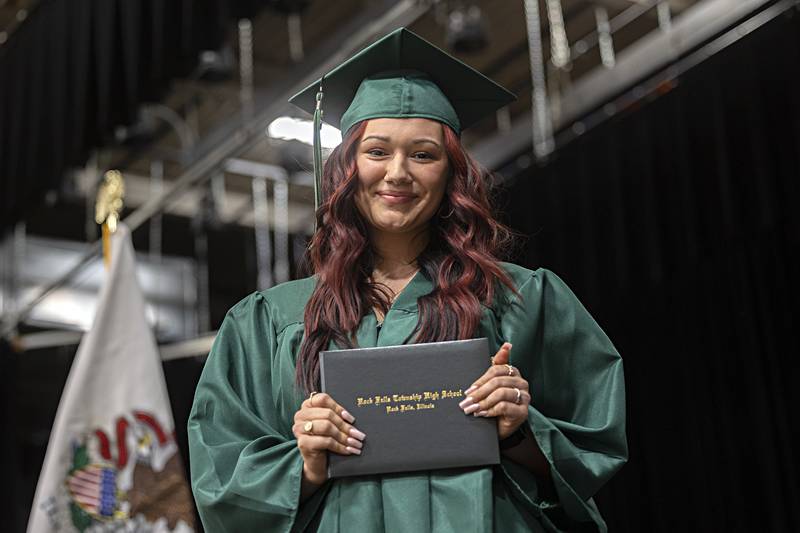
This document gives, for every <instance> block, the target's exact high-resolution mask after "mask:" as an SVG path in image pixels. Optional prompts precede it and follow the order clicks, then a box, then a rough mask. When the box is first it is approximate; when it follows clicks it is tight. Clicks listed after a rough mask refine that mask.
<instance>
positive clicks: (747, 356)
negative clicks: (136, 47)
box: [0, 13, 800, 532]
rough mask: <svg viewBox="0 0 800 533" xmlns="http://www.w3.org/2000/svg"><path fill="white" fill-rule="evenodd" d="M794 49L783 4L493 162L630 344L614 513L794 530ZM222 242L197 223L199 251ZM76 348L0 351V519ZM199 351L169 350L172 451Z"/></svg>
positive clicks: (535, 254) (630, 521)
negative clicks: (533, 146) (178, 353)
mask: <svg viewBox="0 0 800 533" xmlns="http://www.w3.org/2000/svg"><path fill="white" fill-rule="evenodd" d="M798 65H800V17H798V14H797V13H794V16H782V17H780V18H779V19H777V20H775V21H773V22H771V23H769V24H768V25H767V26H765V27H763V28H761V29H760V30H758V31H757V32H755V33H753V34H752V35H750V36H748V37H746V38H745V39H743V40H741V41H739V42H738V43H737V44H735V45H733V46H731V47H729V48H728V49H726V50H725V51H724V52H722V53H720V54H718V55H716V56H714V57H713V58H711V59H710V60H708V61H706V62H704V63H702V64H701V65H700V66H698V67H696V68H694V69H693V70H691V71H689V72H688V73H687V74H686V75H684V76H682V77H681V78H680V79H679V80H678V83H677V85H676V86H675V87H672V88H671V90H669V91H668V92H666V94H659V95H654V96H653V98H652V99H651V100H650V101H645V102H642V103H640V104H639V105H638V106H637V107H636V108H632V109H629V110H627V112H624V113H622V114H620V115H617V116H616V117H615V118H613V119H611V120H609V121H607V122H606V123H604V124H603V125H601V126H599V127H597V128H595V129H592V130H590V131H589V132H587V133H586V134H584V135H583V136H581V137H579V138H578V139H577V140H575V141H573V142H571V143H569V144H568V145H566V146H564V147H562V148H560V149H559V150H558V151H557V153H556V154H555V156H554V157H553V158H552V160H551V161H550V162H549V163H548V164H546V165H544V166H534V167H530V168H528V169H526V170H519V169H517V168H516V167H514V166H509V167H508V168H506V169H504V170H503V173H504V174H505V175H506V177H507V178H508V179H507V180H506V182H505V184H504V187H503V190H501V194H500V205H501V206H502V207H503V216H504V217H505V218H506V220H507V222H509V223H510V224H511V225H512V226H513V227H514V228H515V229H517V230H518V231H519V232H520V233H521V234H523V235H524V236H525V237H524V242H523V243H522V244H521V246H520V247H519V248H518V253H517V257H516V261H517V262H519V263H521V264H523V265H526V266H529V267H538V266H545V267H547V268H550V269H551V270H554V271H555V272H557V273H558V274H559V275H560V276H561V277H563V278H564V279H565V280H566V281H567V283H568V284H569V285H570V286H571V287H572V288H573V289H574V291H575V292H576V293H577V294H578V296H579V297H580V298H581V299H582V301H583V302H584V303H585V304H586V306H587V307H588V309H589V310H590V312H591V313H592V314H593V315H594V316H595V318H596V319H597V321H598V322H599V323H600V324H601V325H602V326H603V328H604V329H605V330H606V332H607V333H608V334H609V336H610V337H611V338H612V340H613V341H614V343H615V344H616V346H617V348H618V349H619V351H620V352H621V353H622V355H623V358H624V361H625V369H626V383H627V391H628V398H627V401H628V439H629V444H630V462H629V464H628V465H627V466H625V467H624V468H623V470H622V471H621V473H620V474H619V475H618V476H616V477H615V478H614V479H613V480H612V481H611V482H610V483H609V485H608V486H607V487H605V488H604V489H603V490H602V491H601V492H600V494H599V495H598V497H597V499H598V502H599V505H600V507H601V510H602V512H603V514H604V516H605V518H606V520H607V522H608V525H609V530H610V531H630V532H639V531H659V532H660V531H664V532H673V531H776V532H783V531H787V532H788V531H798V530H800V510H798V505H797V503H798V502H800V490H798V483H799V480H800V476H798V473H799V472H798V457H797V452H796V450H797V449H798V444H800V443H799V442H798V440H799V439H798V430H797V426H796V425H795V422H796V421H797V420H798V416H797V415H798V412H797V411H798V408H797V406H798V405H799V404H800V398H798V392H797V386H796V383H797V381H798V377H800V376H799V375H798V374H800V372H798V365H797V363H796V359H797V357H798V355H800V350H799V349H798V348H799V347H798V326H800V319H799V318H798V317H799V316H800V314H798V309H797V308H798V305H799V304H798V301H799V300H798V297H800V283H798V280H797V278H796V274H797V273H798V272H800V212H799V210H798V208H799V207H800V181H799V180H798V178H800V97H798V87H799V86H800V75H798ZM186 231H187V235H188V232H189V229H188V228H187V230H186ZM136 238H140V237H138V236H137V237H136ZM241 238H242V246H245V243H247V242H252V237H251V236H242V237H241ZM176 242H183V241H182V240H181V239H180V236H176ZM237 242H238V241H233V242H231V241H225V240H223V239H219V240H217V241H215V240H214V238H213V237H212V238H211V240H210V248H211V249H210V257H212V258H213V257H215V256H216V257H222V256H224V255H223V254H224V247H226V246H227V247H231V246H233V247H236V246H238V244H237ZM215 248H216V249H215ZM247 263H248V264H247V265H245V267H244V268H248V269H249V268H252V263H251V262H250V261H248V262H247ZM212 268H218V269H219V270H218V274H217V275H216V276H213V277H212V279H224V278H226V277H228V278H230V279H237V278H238V279H242V276H240V275H239V274H237V272H239V271H238V270H237V269H240V268H243V267H242V265H241V264H224V263H222V262H221V263H220V264H218V265H216V266H212ZM226 272H227V273H228V274H227V275H226ZM248 279H255V276H249V277H248ZM242 289H243V287H231V286H225V285H224V284H223V285H218V286H213V287H212V295H213V294H217V295H220V294H224V293H227V294H230V293H233V292H237V291H240V290H242ZM244 289H246V288H244ZM225 300H226V298H223V297H220V298H219V300H218V301H220V302H221V301H225ZM215 312H216V315H215V316H217V318H216V319H215V320H218V319H219V318H220V316H219V314H220V313H219V310H217V311H215ZM4 350H5V349H4ZM73 355H74V348H62V349H54V350H50V351H48V352H44V351H42V352H33V353H28V354H24V355H11V354H10V353H9V352H8V351H7V350H5V351H4V352H3V356H2V357H0V365H1V366H0V376H2V377H3V384H4V386H3V389H2V393H1V394H2V396H3V403H2V411H0V420H2V422H3V425H2V427H3V428H5V429H4V430H3V437H2V439H0V466H1V467H2V468H0V471H2V472H3V473H4V477H5V481H4V482H3V483H0V502H3V504H2V505H3V507H4V510H5V511H6V512H4V513H3V515H4V518H3V526H2V528H3V530H7V531H23V530H24V528H25V524H26V522H27V516H28V512H29V509H30V503H31V501H32V498H33V491H34V488H35V484H36V480H37V477H38V474H39V468H40V466H41V462H42V460H43V457H44V452H45V448H46V443H47V434H48V432H49V428H50V425H51V423H52V420H53V418H54V416H55V410H56V407H57V404H58V399H59V396H60V390H61V388H62V387H63V383H64V381H65V379H66V375H67V372H68V370H69V365H70V363H71V359H72V356H73ZM44 360H47V365H43V364H42V361H44ZM202 364H203V361H202V359H185V360H181V361H172V362H168V363H165V365H164V367H165V373H166V377H167V383H168V387H169V390H170V394H171V397H172V403H173V405H172V407H173V413H174V416H175V419H176V426H177V428H178V430H177V431H178V438H179V440H180V442H181V444H182V446H183V452H184V457H186V453H187V452H186V446H185V444H186V441H185V439H186V434H185V422H186V418H187V415H188V410H189V406H190V402H191V397H192V393H193V389H194V386H195V383H196V380H197V378H198V376H199V372H200V369H201V368H202Z"/></svg>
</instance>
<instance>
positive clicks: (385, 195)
mask: <svg viewBox="0 0 800 533" xmlns="http://www.w3.org/2000/svg"><path fill="white" fill-rule="evenodd" d="M378 196H379V197H380V198H381V199H382V200H383V201H384V202H386V203H387V204H389V205H398V204H405V203H408V202H411V201H413V200H414V199H415V198H416V197H417V195H415V194H412V193H408V192H393V191H386V192H379V193H378Z"/></svg>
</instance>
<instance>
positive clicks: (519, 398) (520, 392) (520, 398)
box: [514, 387, 522, 404]
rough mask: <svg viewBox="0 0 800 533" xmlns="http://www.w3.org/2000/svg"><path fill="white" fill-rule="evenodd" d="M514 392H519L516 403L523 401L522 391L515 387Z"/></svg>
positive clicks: (515, 399)
mask: <svg viewBox="0 0 800 533" xmlns="http://www.w3.org/2000/svg"><path fill="white" fill-rule="evenodd" d="M514 390H515V391H517V397H516V398H514V403H516V404H518V403H520V402H521V401H522V391H521V390H519V389H518V388H516V387H514Z"/></svg>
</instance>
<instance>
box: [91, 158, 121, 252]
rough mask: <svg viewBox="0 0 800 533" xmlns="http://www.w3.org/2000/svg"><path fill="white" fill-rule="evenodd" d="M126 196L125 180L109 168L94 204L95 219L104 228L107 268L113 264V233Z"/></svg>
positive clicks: (104, 249)
mask: <svg viewBox="0 0 800 533" xmlns="http://www.w3.org/2000/svg"><path fill="white" fill-rule="evenodd" d="M124 197H125V182H124V181H123V180H122V174H121V173H120V172H119V171H118V170H109V171H108V172H106V173H105V176H103V183H101V184H100V189H99V190H98V191H97V201H96V202H95V205H94V220H95V222H97V223H98V224H102V228H103V261H104V263H105V265H106V268H108V266H109V265H110V264H111V235H112V234H113V233H114V232H115V231H117V222H118V221H119V215H120V212H121V211H122V205H123V203H122V199H123V198H124Z"/></svg>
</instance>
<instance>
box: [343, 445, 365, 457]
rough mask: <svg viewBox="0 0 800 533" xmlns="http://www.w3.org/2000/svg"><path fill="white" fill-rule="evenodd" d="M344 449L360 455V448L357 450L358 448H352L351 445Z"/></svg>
mask: <svg viewBox="0 0 800 533" xmlns="http://www.w3.org/2000/svg"><path fill="white" fill-rule="evenodd" d="M345 450H347V451H348V452H350V453H352V454H355V455H361V450H359V449H358V448H353V447H352V446H347V447H345Z"/></svg>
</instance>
